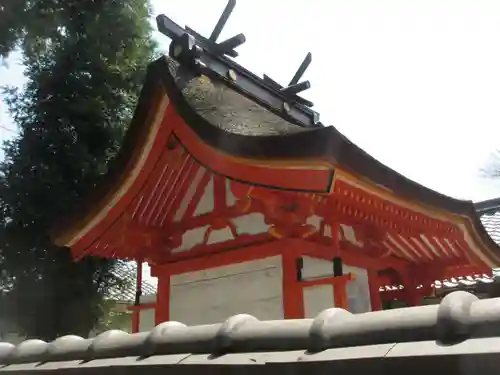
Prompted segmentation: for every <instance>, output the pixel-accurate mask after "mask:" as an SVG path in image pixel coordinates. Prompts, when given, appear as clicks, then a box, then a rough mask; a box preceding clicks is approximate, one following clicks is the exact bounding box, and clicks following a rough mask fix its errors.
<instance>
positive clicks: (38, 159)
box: [0, 0, 155, 339]
mask: <svg viewBox="0 0 500 375" xmlns="http://www.w3.org/2000/svg"><path fill="white" fill-rule="evenodd" d="M149 16H150V6H149V3H148V1H147V0H120V1H116V0H86V1H81V0H16V1H12V0H0V25H2V27H1V28H0V56H1V57H3V58H5V57H6V56H8V54H9V53H10V52H11V51H13V50H15V49H16V48H19V49H20V50H21V51H22V53H23V63H24V66H25V76H26V77H27V79H28V83H27V84H26V86H25V87H24V90H23V91H22V92H19V91H16V90H13V89H9V88H8V89H6V90H5V95H6V98H7V103H8V105H9V108H10V112H11V114H12V116H13V119H14V121H15V123H16V124H17V126H18V129H19V135H18V136H17V137H16V138H15V139H14V140H12V141H11V142H8V143H6V144H5V146H4V152H5V160H4V161H2V162H1V163H0V262H1V264H0V267H1V269H2V273H1V274H0V286H1V288H0V290H3V295H4V296H3V297H4V298H2V300H4V301H8V302H5V303H6V304H7V307H6V308H7V310H8V312H9V316H10V317H14V318H15V324H16V325H17V326H18V327H19V329H20V330H22V331H24V332H25V333H26V334H27V335H28V336H29V337H33V336H36V337H39V338H43V339H53V338H54V337H56V336H59V335H63V334H68V333H73V334H80V335H87V334H88V332H89V331H90V330H91V329H92V327H93V326H94V324H96V322H97V321H98V319H99V315H100V312H101V311H102V309H101V308H100V304H101V301H102V297H103V295H104V293H105V291H106V289H107V288H109V287H111V286H112V285H113V284H114V283H116V282H117V281H119V280H116V278H115V277H113V275H112V272H111V271H112V269H113V266H114V263H113V262H112V261H110V260H104V259H99V258H94V257H86V258H85V259H83V260H82V261H80V262H76V263H75V262H73V261H72V259H71V254H70V252H69V251H68V250H66V249H60V248H56V247H55V246H54V245H52V244H51V242H50V241H49V239H48V236H47V233H48V229H49V227H50V225H51V224H53V223H54V222H55V221H56V220H58V219H60V218H61V217H64V216H65V215H67V214H68V213H69V212H70V211H71V209H72V208H73V207H74V206H75V205H76V204H77V203H78V202H79V201H80V200H81V199H82V196H84V195H85V194H86V193H88V192H89V190H91V189H92V188H93V187H94V186H95V185H96V184H97V183H98V181H99V179H100V178H101V177H102V176H103V175H104V174H105V173H106V171H107V166H108V162H109V161H110V160H112V159H113V157H114V156H115V154H116V153H117V150H118V149H119V147H120V142H121V139H122V137H123V134H124V131H125V128H126V125H127V124H128V122H129V120H130V119H131V116H132V113H133V109H134V107H135V104H136V100H137V96H138V93H139V90H140V87H141V84H142V81H143V78H144V73H145V68H146V66H147V64H148V62H149V61H150V60H151V59H152V58H153V54H154V49H155V45H154V43H153V41H152V38H151V28H150V23H149Z"/></svg>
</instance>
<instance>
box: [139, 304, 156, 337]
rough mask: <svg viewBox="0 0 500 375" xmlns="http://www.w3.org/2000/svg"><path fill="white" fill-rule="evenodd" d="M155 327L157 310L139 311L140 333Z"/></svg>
mask: <svg viewBox="0 0 500 375" xmlns="http://www.w3.org/2000/svg"><path fill="white" fill-rule="evenodd" d="M154 327H155V309H147V310H141V311H139V332H145V331H150V330H152V329H153V328H154Z"/></svg>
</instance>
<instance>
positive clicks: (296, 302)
mask: <svg viewBox="0 0 500 375" xmlns="http://www.w3.org/2000/svg"><path fill="white" fill-rule="evenodd" d="M277 245H278V244H277ZM286 250H289V251H286ZM290 250H291V249H285V251H284V252H283V255H282V257H281V262H282V269H283V315H284V318H285V319H302V318H304V315H305V312H304V292H303V289H302V286H301V285H300V283H299V281H298V274H299V273H298V272H299V270H298V262H299V261H300V256H298V255H296V254H294V252H293V251H290Z"/></svg>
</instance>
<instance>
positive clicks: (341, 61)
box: [0, 0, 500, 201]
mask: <svg viewBox="0 0 500 375" xmlns="http://www.w3.org/2000/svg"><path fill="white" fill-rule="evenodd" d="M152 3H153V7H154V13H155V15H157V14H160V13H164V14H166V15H167V16H169V17H170V18H172V19H173V20H174V21H176V22H177V23H179V24H180V25H182V26H184V25H189V26H190V27H192V28H194V29H195V30H196V31H198V32H200V33H201V34H203V35H205V36H208V35H210V32H211V31H212V28H213V27H214V26H215V23H216V22H217V19H218V17H219V15H220V13H221V12H222V10H223V9H224V6H225V4H226V1H225V0H211V1H210V2H207V1H206V0H205V1H204V0H182V1H172V0H170V1H165V0H153V2H152ZM237 33H244V34H245V35H246V39H247V42H246V43H245V44H244V45H243V46H241V47H239V48H238V51H239V53H240V56H239V57H238V58H237V59H236V61H237V62H238V63H239V64H241V65H243V66H244V67H246V68H247V69H250V70H251V71H253V72H254V73H256V74H258V75H262V74H263V73H266V74H267V75H269V76H270V77H272V78H273V79H274V80H276V81H278V82H281V83H282V84H286V83H287V82H288V81H289V80H290V79H291V77H292V76H293V74H294V73H295V70H296V69H297V68H298V66H299V65H300V63H301V61H302V59H303V58H304V56H305V55H306V53H307V52H312V56H313V60H312V64H311V66H310V67H309V69H308V71H307V72H306V74H305V75H304V79H308V80H310V82H311V85H312V88H311V89H310V90H309V91H308V92H307V93H305V94H304V96H305V97H306V98H308V99H310V100H312V101H313V102H314V103H315V107H314V109H315V110H316V111H318V112H319V113H320V114H321V121H322V122H323V123H324V124H326V125H333V126H335V127H336V128H337V129H338V130H339V131H341V132H342V133H343V134H344V135H345V136H347V137H348V138H349V139H351V140H352V141H353V142H354V143H356V144H357V145H358V146H360V147H361V148H363V149H364V150H365V151H367V152H368V153H370V154H371V155H373V156H374V157H375V158H377V159H378V160H380V161H381V162H383V163H384V164H386V165H388V166H389V167H391V168H393V169H395V170H396V171H398V172H400V173H402V174H404V175H405V176H407V177H409V178H411V179H413V180H415V181H417V182H419V183H420V184H422V185H424V186H427V187H429V188H431V189H434V190H436V191H439V192H440V193H443V194H446V195H450V196H452V197H455V198H459V199H468V200H475V201H479V200H484V199H489V198H496V197H500V180H498V181H495V180H492V179H489V178H485V177H484V176H482V174H481V169H482V168H483V167H485V166H486V165H487V163H488V161H489V160H491V155H492V153H493V152H494V151H495V150H497V149H500V126H499V124H500V68H499V67H500V1H498V0H490V1H488V0H470V1H461V0H377V1H373V0H329V1H326V0H308V1H302V2H299V1H293V0H292V1H286V2H285V1H284V0H275V1H269V0H267V1H264V0H237V5H236V9H235V10H234V12H233V14H232V16H231V18H230V20H229V22H228V23H227V25H226V27H225V29H224V31H223V33H222V35H221V37H220V40H223V39H224V38H227V37H231V36H233V35H235V34H237ZM155 36H156V37H157V38H158V41H159V42H160V44H161V47H162V49H164V50H166V49H167V47H168V39H167V38H166V37H164V36H163V35H161V34H159V33H155ZM23 83H24V80H23V75H22V67H21V66H20V65H19V56H18V55H16V56H14V57H13V58H12V59H9V67H8V69H5V68H0V84H10V85H16V86H22V85H23ZM0 126H3V127H7V128H10V129H14V128H15V126H14V124H13V123H12V120H11V119H10V118H9V116H8V114H7V113H6V108H5V105H4V104H2V102H1V98H0ZM11 135H12V132H9V131H6V130H4V129H3V128H0V138H2V139H6V138H8V137H10V136H11Z"/></svg>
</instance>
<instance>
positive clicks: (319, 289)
mask: <svg viewBox="0 0 500 375" xmlns="http://www.w3.org/2000/svg"><path fill="white" fill-rule="evenodd" d="M302 259H303V268H302V278H303V279H304V280H312V279H318V278H321V277H328V276H333V263H332V261H330V260H325V259H318V258H312V257H307V256H306V257H303V258H302ZM343 270H344V273H353V274H354V275H355V277H356V279H355V280H353V281H350V282H348V283H347V299H348V310H349V311H350V312H352V313H356V314H357V313H363V312H368V311H371V302H370V289H369V285H368V273H367V271H366V270H365V269H362V268H358V267H353V266H349V265H346V264H344V266H343ZM334 306H335V303H334V291H333V288H332V286H331V285H321V286H312V287H306V288H304V311H305V315H306V318H310V317H314V316H316V315H317V314H318V313H319V312H321V311H322V310H324V309H327V308H330V307H334Z"/></svg>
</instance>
